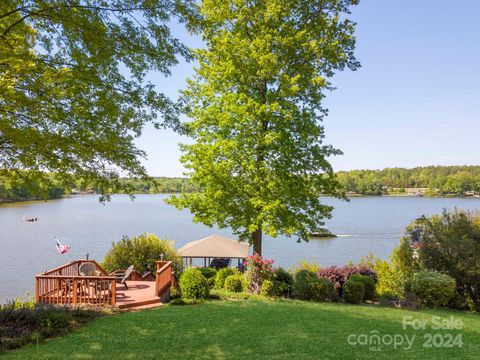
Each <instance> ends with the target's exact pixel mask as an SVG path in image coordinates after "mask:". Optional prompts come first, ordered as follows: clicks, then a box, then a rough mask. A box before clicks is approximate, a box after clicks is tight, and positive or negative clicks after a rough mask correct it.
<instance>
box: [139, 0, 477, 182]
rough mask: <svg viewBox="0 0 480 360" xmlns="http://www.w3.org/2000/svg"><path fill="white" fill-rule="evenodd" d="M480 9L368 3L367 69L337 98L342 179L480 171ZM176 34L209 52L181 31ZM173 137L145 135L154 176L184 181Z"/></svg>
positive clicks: (179, 81) (420, 1) (441, 2)
mask: <svg viewBox="0 0 480 360" xmlns="http://www.w3.org/2000/svg"><path fill="white" fill-rule="evenodd" d="M479 16H480V1H478V0H458V1H455V2H452V1H447V0H437V1H433V0H416V1H414V0H403V1H393V0H390V1H388V0H364V1H362V2H361V3H360V5H358V6H357V7H355V8H353V11H352V16H351V18H352V19H353V20H354V21H356V22H357V33H356V34H357V49H356V55H357V58H358V59H359V60H360V62H361V64H362V67H361V68H360V69H359V70H357V71H355V72H352V71H345V72H343V73H339V74H337V75H336V76H335V77H334V78H333V79H332V82H333V84H334V85H335V86H336V87H337V89H336V90H335V91H333V92H331V93H328V94H327V98H326V101H325V106H326V107H327V108H328V109H329V116H328V117H326V118H325V121H324V125H325V130H326V142H327V143H329V144H332V145H334V146H335V147H337V148H339V149H341V150H342V151H343V152H344V155H342V156H338V157H335V158H332V159H331V163H332V164H333V166H334V169H335V170H350V169H379V168H384V167H414V166H423V165H480V110H479V105H480V20H479ZM173 31H174V34H175V35H176V36H177V37H179V38H180V39H181V40H182V41H183V42H184V43H186V44H187V45H189V46H191V47H198V46H201V45H202V44H201V41H200V40H199V39H198V38H195V37H191V36H189V35H188V34H187V33H186V32H185V30H184V29H182V27H181V26H175V27H174V29H173ZM193 66H194V64H187V63H185V62H181V63H180V64H179V65H178V66H177V67H176V68H174V69H173V71H172V76H171V77H169V78H166V79H163V78H160V77H158V76H156V75H155V74H152V77H151V80H152V81H154V82H155V84H157V86H158V87H159V89H160V90H161V91H163V92H164V93H166V94H167V95H169V96H171V97H172V98H176V97H177V96H178V91H179V90H180V89H181V88H183V86H184V84H185V78H186V77H188V76H191V75H192V73H193ZM185 141H187V139H185V138H182V137H180V136H178V135H177V134H174V133H173V132H171V131H166V130H155V129H153V128H152V127H148V128H146V129H145V131H144V133H143V135H142V137H141V138H139V139H138V141H137V145H138V146H139V147H140V148H141V149H143V150H145V151H146V152H147V154H148V159H147V160H146V161H145V162H144V163H145V166H146V168H147V170H148V172H149V174H150V175H153V176H181V175H182V172H183V168H182V165H181V164H180V162H179V156H180V152H179V149H178V143H179V142H185Z"/></svg>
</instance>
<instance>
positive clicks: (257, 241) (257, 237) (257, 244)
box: [252, 228, 262, 256]
mask: <svg viewBox="0 0 480 360" xmlns="http://www.w3.org/2000/svg"><path fill="white" fill-rule="evenodd" d="M252 244H253V253H254V254H258V255H260V256H261V255H262V229H261V228H258V229H257V230H255V232H253V233H252Z"/></svg>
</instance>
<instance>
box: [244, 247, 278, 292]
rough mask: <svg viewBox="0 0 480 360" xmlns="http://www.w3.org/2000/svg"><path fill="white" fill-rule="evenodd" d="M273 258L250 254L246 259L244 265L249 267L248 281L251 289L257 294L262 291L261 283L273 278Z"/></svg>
mask: <svg viewBox="0 0 480 360" xmlns="http://www.w3.org/2000/svg"><path fill="white" fill-rule="evenodd" d="M272 264H273V260H268V259H265V258H263V257H262V256H260V255H258V254H254V255H252V256H249V257H247V258H246V259H245V261H244V264H243V265H244V267H245V268H246V269H247V283H248V287H249V289H250V290H251V291H252V292H254V293H255V294H257V293H258V292H259V291H260V285H261V284H262V283H263V282H264V281H265V280H272V279H273V268H272Z"/></svg>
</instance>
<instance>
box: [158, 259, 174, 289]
mask: <svg viewBox="0 0 480 360" xmlns="http://www.w3.org/2000/svg"><path fill="white" fill-rule="evenodd" d="M155 263H156V264H157V271H156V274H155V275H156V276H155V294H156V295H157V296H160V297H162V296H163V294H164V293H165V291H167V290H169V289H170V287H171V286H172V284H173V280H172V279H173V270H172V262H171V261H156V262H155Z"/></svg>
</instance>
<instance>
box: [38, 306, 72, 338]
mask: <svg viewBox="0 0 480 360" xmlns="http://www.w3.org/2000/svg"><path fill="white" fill-rule="evenodd" d="M72 320H73V317H72V315H71V314H69V313H67V312H53V311H48V312H44V313H42V314H41V315H40V316H39V317H38V324H39V330H40V334H41V335H42V336H44V337H50V336H54V335H60V334H62V333H64V332H65V331H66V330H68V328H69V327H70V323H71V322H72Z"/></svg>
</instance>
